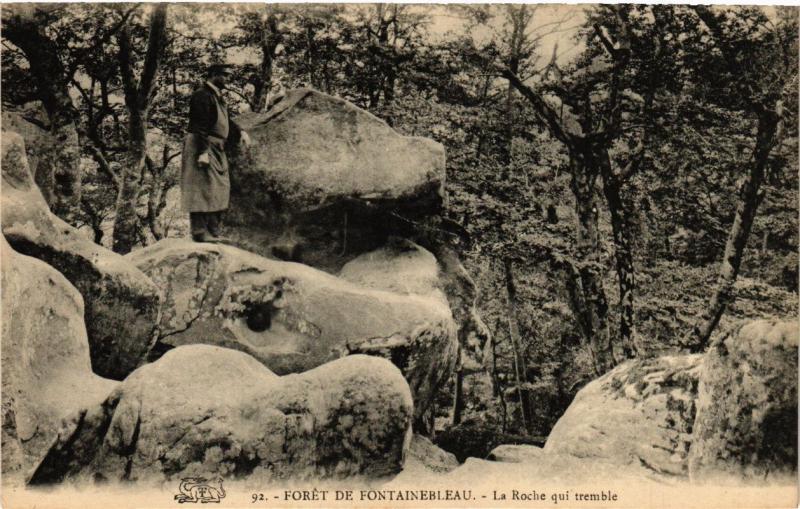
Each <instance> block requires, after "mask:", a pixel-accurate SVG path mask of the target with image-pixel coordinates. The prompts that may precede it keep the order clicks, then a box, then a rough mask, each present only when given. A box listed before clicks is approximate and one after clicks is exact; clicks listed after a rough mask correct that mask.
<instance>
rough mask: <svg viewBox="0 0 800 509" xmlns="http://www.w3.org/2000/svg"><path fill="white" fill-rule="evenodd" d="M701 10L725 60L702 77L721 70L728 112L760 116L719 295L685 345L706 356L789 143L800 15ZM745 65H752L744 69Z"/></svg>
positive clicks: (718, 84) (715, 86) (715, 87)
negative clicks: (767, 186) (773, 164)
mask: <svg viewBox="0 0 800 509" xmlns="http://www.w3.org/2000/svg"><path fill="white" fill-rule="evenodd" d="M694 10H695V12H696V13H697V16H698V17H699V18H700V19H701V20H702V22H703V24H704V25H705V26H706V28H707V30H708V34H709V35H710V36H711V37H712V48H711V49H712V50H715V53H716V54H718V55H719V58H717V59H715V60H714V61H713V62H709V61H708V60H706V61H704V62H703V63H704V64H705V65H704V69H703V71H705V70H707V69H714V71H715V75H716V78H717V79H718V80H719V81H717V80H714V81H712V83H710V85H711V87H710V91H712V92H715V93H717V94H719V92H720V89H721V88H722V89H724V91H725V92H727V94H719V95H716V97H718V98H719V100H721V101H722V102H723V103H724V105H725V106H728V107H731V108H741V109H743V110H744V111H745V112H746V113H747V114H748V115H750V116H751V117H752V118H754V120H755V125H756V127H755V139H754V140H753V141H754V143H753V149H752V153H751V156H750V158H749V159H747V161H746V163H744V167H743V168H742V172H741V173H742V174H743V178H742V180H741V184H740V186H739V191H738V199H737V204H736V212H735V214H734V218H733V223H732V224H731V227H730V230H729V233H728V239H727V241H726V243H725V251H724V253H723V256H722V261H721V262H720V266H719V274H718V277H717V285H716V289H715V291H714V294H713V295H712V297H711V301H710V303H709V305H708V307H707V308H706V310H705V312H704V313H702V314H701V316H700V317H699V318H698V321H697V323H696V324H695V326H694V327H693V328H692V331H691V332H690V333H689V334H688V336H687V338H686V339H685V340H684V342H685V344H687V345H689V346H690V348H692V349H694V350H702V349H704V348H705V347H706V346H707V345H708V342H709V339H710V338H711V334H712V333H713V332H714V329H715V328H716V327H717V325H718V324H719V321H720V319H721V318H722V315H723V314H724V313H725V310H726V308H727V307H728V306H729V305H730V304H731V302H733V300H734V299H735V292H734V283H735V282H736V278H737V276H738V275H739V270H740V268H741V264H742V255H743V253H744V249H745V247H746V245H747V240H748V237H749V235H750V230H751V228H752V226H753V220H754V218H755V216H756V212H757V210H758V206H759V204H760V203H761V202H762V201H763V198H764V194H763V192H762V184H763V182H764V176H765V169H766V166H767V163H768V160H769V157H770V153H771V152H772V149H773V148H774V147H775V146H776V145H777V144H778V143H779V141H780V140H781V138H782V126H781V122H782V120H783V118H784V116H785V115H786V114H787V112H785V111H784V107H783V104H784V101H786V100H787V94H792V93H794V94H795V95H796V94H797V92H796V89H795V90H791V89H790V85H792V84H795V83H796V81H797V60H798V45H797V44H798V43H797V30H798V20H797V16H798V13H797V11H796V10H793V9H790V10H784V11H779V13H778V14H779V19H777V20H775V21H772V20H770V19H769V18H768V17H767V16H766V15H765V14H764V13H763V12H762V11H761V10H758V9H745V8H741V9H736V10H725V11H716V10H713V9H710V8H708V7H704V6H696V7H695V8H694ZM708 53H709V54H710V55H714V54H715V53H714V52H708ZM745 62H746V63H747V64H748V65H743V63H745ZM701 72H702V71H701ZM705 74H706V73H705V72H704V75H705ZM714 77H715V76H708V78H711V79H713V78H714ZM723 80H731V82H729V83H726V82H725V81H723ZM730 83H733V85H731V84H730Z"/></svg>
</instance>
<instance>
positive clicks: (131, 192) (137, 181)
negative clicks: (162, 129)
mask: <svg viewBox="0 0 800 509" xmlns="http://www.w3.org/2000/svg"><path fill="white" fill-rule="evenodd" d="M166 21H167V4H157V5H155V6H154V8H153V13H152V15H151V18H150V30H149V35H148V40H147V52H146V54H145V60H144V64H143V69H142V72H141V76H140V78H139V80H138V82H137V81H136V78H135V75H134V62H133V55H134V51H133V47H132V46H133V42H132V36H131V27H130V25H127V24H126V25H125V26H123V27H122V28H121V29H120V33H119V35H118V41H119V56H118V58H119V67H120V74H121V76H122V84H123V89H124V92H125V106H126V107H127V110H128V137H129V138H128V139H129V141H128V152H127V155H126V160H125V164H124V167H123V169H122V174H121V175H120V189H119V194H118V195H117V205H116V216H115V219H114V246H113V248H114V251H116V252H118V253H128V252H130V251H131V249H133V246H134V245H136V244H137V242H138V240H139V236H140V229H141V221H140V219H139V215H138V214H137V211H136V209H137V206H138V199H139V190H140V187H141V182H142V174H143V172H144V171H145V164H146V158H147V126H148V117H149V110H150V105H151V102H152V99H153V94H154V93H155V92H156V87H155V84H156V74H157V73H158V69H159V64H160V62H161V58H162V56H163V52H164V44H165V40H166V39H165V34H166Z"/></svg>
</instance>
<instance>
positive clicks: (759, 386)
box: [689, 320, 800, 481]
mask: <svg viewBox="0 0 800 509" xmlns="http://www.w3.org/2000/svg"><path fill="white" fill-rule="evenodd" d="M798 337H800V329H799V328H798V324H797V322H796V321H793V322H776V321H767V320H761V321H756V322H750V323H747V324H745V325H740V326H739V327H736V328H734V329H733V330H732V331H730V332H729V333H727V334H724V335H722V336H720V338H719V339H718V340H717V341H716V342H715V344H713V345H712V347H711V348H710V350H709V351H708V353H707V354H706V360H705V365H704V366H703V370H702V372H701V374H700V387H699V396H698V402H697V419H696V420H695V425H694V441H693V444H692V449H691V452H690V456H689V473H690V475H691V477H692V480H695V481H705V480H719V479H720V478H721V477H723V476H724V477H729V478H732V479H737V480H738V479H741V478H749V479H760V480H763V479H765V478H770V479H775V478H776V477H779V476H787V477H794V476H795V473H796V472H797V353H798V350H797V349H798Z"/></svg>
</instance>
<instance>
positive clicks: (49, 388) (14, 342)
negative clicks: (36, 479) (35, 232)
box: [0, 236, 115, 482]
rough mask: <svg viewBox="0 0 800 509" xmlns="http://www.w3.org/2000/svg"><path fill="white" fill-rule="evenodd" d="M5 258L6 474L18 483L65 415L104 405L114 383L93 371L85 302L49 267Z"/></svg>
mask: <svg viewBox="0 0 800 509" xmlns="http://www.w3.org/2000/svg"><path fill="white" fill-rule="evenodd" d="M0 256H1V257H2V258H1V259H2V270H0V272H1V273H2V288H3V292H2V322H1V323H2V366H3V370H2V395H3V398H2V401H3V424H2V449H3V461H2V473H3V477H4V481H5V482H8V481H11V482H21V481H22V480H23V479H24V477H25V476H27V474H28V473H29V471H30V469H31V468H33V467H34V466H35V465H36V463H37V462H38V460H39V459H40V458H41V457H42V456H43V455H44V454H45V453H46V451H47V448H48V447H49V446H50V443H51V442H52V441H53V440H54V439H55V438H56V433H57V430H58V428H59V426H60V421H61V419H62V418H64V417H67V416H69V415H71V414H72V413H74V412H75V411H77V410H78V409H80V408H85V407H87V406H92V405H95V404H97V403H99V402H100V401H102V400H103V399H104V398H105V397H106V396H107V395H108V394H109V393H110V392H111V390H112V389H113V387H114V385H115V382H113V381H110V380H106V379H103V378H100V377H99V376H97V375H95V374H94V373H92V368H91V364H90V360H89V343H88V341H87V337H86V328H85V327H84V324H83V300H82V299H81V296H80V294H79V293H78V291H77V290H75V288H74V287H73V286H72V285H71V284H70V283H69V281H67V280H66V279H65V278H64V276H62V275H61V274H59V273H58V271H56V270H55V269H53V268H52V267H50V266H49V265H47V264H45V263H43V262H41V261H39V260H36V259H34V258H30V257H28V256H23V255H20V254H18V253H16V252H15V251H14V250H12V249H11V247H10V246H9V245H8V243H7V242H6V240H5V238H4V237H2V236H0Z"/></svg>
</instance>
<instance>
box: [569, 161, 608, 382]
mask: <svg viewBox="0 0 800 509" xmlns="http://www.w3.org/2000/svg"><path fill="white" fill-rule="evenodd" d="M572 152H573V154H572V155H571V157H570V172H571V179H570V188H571V189H572V192H573V194H574V196H575V211H576V215H577V219H578V224H577V228H576V231H577V244H578V245H577V258H578V266H577V267H575V269H574V272H573V274H572V275H571V280H572V281H571V283H570V285H571V288H570V293H571V295H572V299H571V301H572V304H573V310H574V312H575V315H576V317H577V318H578V322H579V325H580V328H581V331H582V333H583V336H584V341H585V342H586V345H587V347H588V348H589V351H590V354H591V356H592V362H593V367H594V370H595V373H596V374H597V375H598V376H599V375H602V374H603V373H605V372H606V371H608V370H609V369H610V368H611V367H612V366H613V365H614V362H613V356H612V346H611V331H610V330H609V327H608V301H607V299H606V294H605V289H604V287H603V266H602V263H601V259H600V239H599V235H598V230H597V220H598V210H597V200H596V197H595V182H596V180H597V174H598V169H597V165H596V164H594V162H593V160H592V158H591V156H590V155H588V154H586V153H585V152H580V151H578V150H573V151H572Z"/></svg>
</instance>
